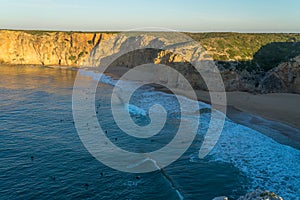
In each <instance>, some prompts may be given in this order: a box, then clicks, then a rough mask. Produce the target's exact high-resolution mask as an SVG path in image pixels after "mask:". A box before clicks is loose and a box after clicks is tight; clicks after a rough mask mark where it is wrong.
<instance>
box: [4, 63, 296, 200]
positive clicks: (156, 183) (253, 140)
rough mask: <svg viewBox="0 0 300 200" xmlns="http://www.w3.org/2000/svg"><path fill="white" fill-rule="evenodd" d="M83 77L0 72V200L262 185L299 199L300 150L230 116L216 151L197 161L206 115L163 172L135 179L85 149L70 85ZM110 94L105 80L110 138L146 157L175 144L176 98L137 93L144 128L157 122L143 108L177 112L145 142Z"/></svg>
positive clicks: (157, 195) (196, 194)
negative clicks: (115, 109)
mask: <svg viewBox="0 0 300 200" xmlns="http://www.w3.org/2000/svg"><path fill="white" fill-rule="evenodd" d="M76 73H77V71H76V70H70V69H68V70H67V69H50V68H42V67H24V66H18V67H13V66H1V67H0V105H1V107H0V144H1V145H0V199H180V198H181V197H183V198H184V199H203V200H205V199H212V198H213V197H215V196H221V195H226V196H229V197H231V198H232V199H236V198H237V197H239V196H240V195H243V194H244V193H246V192H247V191H251V190H253V189H255V188H257V187H260V188H262V189H269V190H273V191H275V192H276V193H278V194H279V195H281V196H283V197H285V198H286V199H299V197H300V189H299V187H298V185H300V175H299V171H300V151H299V150H296V149H294V148H291V147H289V146H284V145H281V144H278V143H277V142H275V141H274V140H272V139H270V138H268V137H266V136H264V135H263V134H261V133H259V132H257V131H254V130H251V129H249V128H247V127H244V126H242V125H239V124H236V123H234V122H232V121H230V120H227V121H226V123H225V127H224V130H223V132H222V135H221V138H220V140H219V142H218V144H217V146H216V147H215V148H214V149H213V151H212V152H211V153H210V154H209V155H208V156H207V157H206V158H205V159H199V158H198V157H197V156H198V151H199V148H200V145H201V141H202V139H203V134H204V133H205V131H206V129H207V125H208V122H209V116H208V114H207V115H206V114H204V115H202V116H201V120H200V126H199V130H198V134H197V135H196V137H195V140H194V142H193V144H192V145H191V147H190V148H189V149H188V150H187V151H186V152H185V153H184V154H183V156H182V157H180V159H178V160H177V161H176V162H174V163H172V164H171V165H169V166H168V167H166V168H165V169H164V170H163V171H156V172H151V173H146V174H130V173H124V172H119V171H116V170H113V169H111V168H109V167H107V166H105V165H103V164H102V163H100V162H99V161H98V160H96V159H95V158H93V157H92V155H91V154H89V152H88V151H87V150H86V149H85V147H84V145H83V144H82V142H81V141H80V139H79V136H78V134H77V132H76V129H75V126H74V121H73V116H72V87H73V83H74V79H75V77H76ZM87 75H88V74H87ZM91 77H92V75H90V77H88V76H86V78H87V79H88V78H91ZM112 88H113V86H112V84H105V83H99V86H98V90H97V96H96V104H97V105H95V106H96V107H97V112H98V114H97V116H98V119H99V122H100V124H102V125H103V126H104V128H105V129H106V130H108V132H109V138H110V139H111V141H113V142H114V143H115V144H116V145H118V146H120V147H122V148H124V149H126V150H130V151H135V152H140V151H141V149H142V150H143V151H145V150H153V149H158V148H161V147H162V146H164V145H166V144H167V143H168V142H169V141H170V140H171V139H172V137H173V135H172V133H174V131H176V127H177V125H178V116H177V115H179V114H178V113H177V112H175V111H176V107H177V106H178V105H177V104H176V99H175V98H174V96H172V95H171V94H163V93H161V92H158V91H155V90H154V89H153V88H151V87H144V88H141V89H140V90H139V91H138V92H137V95H136V96H135V97H134V98H133V99H132V101H131V102H130V103H131V104H132V105H135V106H136V107H137V108H139V109H140V111H139V112H137V111H136V109H131V110H130V112H131V114H132V116H133V118H134V119H135V122H136V123H137V124H141V125H143V124H147V123H149V118H147V116H146V117H145V116H144V115H143V112H147V108H149V106H151V104H152V103H153V102H158V103H160V104H162V105H164V106H165V107H166V108H167V110H170V111H174V112H169V113H168V120H167V123H166V126H165V127H164V132H163V134H159V135H157V136H155V137H153V138H152V139H151V140H137V139H136V138H133V137H128V136H127V135H125V134H124V133H123V132H122V131H120V130H119V129H118V127H117V126H116V125H115V124H114V122H113V120H112V118H111V109H110V107H109V106H108V105H109V104H108V103H109V101H110V96H109V95H108V94H110V91H111V89H112ZM141 94H142V95H141ZM131 108H135V107H131ZM141 110H142V111H143V112H141ZM103 116H105V117H103ZM133 144H134V145H133ZM179 193H180V194H179Z"/></svg>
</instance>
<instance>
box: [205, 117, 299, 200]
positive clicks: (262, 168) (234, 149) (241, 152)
mask: <svg viewBox="0 0 300 200" xmlns="http://www.w3.org/2000/svg"><path fill="white" fill-rule="evenodd" d="M210 155H212V160H213V161H220V162H228V163H232V164H233V165H234V166H235V167H237V168H238V169H239V170H241V171H242V172H244V173H245V174H246V175H247V176H248V177H249V178H250V179H251V182H252V189H254V188H257V187H259V188H262V189H265V190H271V191H274V192H276V193H277V194H279V195H281V196H282V197H284V198H285V199H297V198H299V197H300V187H299V185H300V173H299V172H300V151H299V150H297V149H294V148H292V147H289V146H285V145H282V144H279V143H277V142H276V141H274V140H273V139H271V138H269V137H267V136H265V135H263V134H261V133H259V132H257V131H254V130H252V129H250V128H248V127H245V126H242V125H239V124H236V123H233V122H230V121H226V123H225V127H224V130H223V132H222V135H221V137H220V139H219V141H218V144H217V145H216V146H215V148H214V149H213V151H212V152H211V153H210Z"/></svg>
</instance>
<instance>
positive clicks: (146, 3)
mask: <svg viewBox="0 0 300 200" xmlns="http://www.w3.org/2000/svg"><path fill="white" fill-rule="evenodd" d="M0 5H1V6H0V28H1V29H47V30H82V31H95V30H100V31H101V30H128V29H134V28H141V27H163V28H169V29H175V30H180V31H238V32H300V0H182V1H180V0H106V1H104V0H19V1H18V0H0Z"/></svg>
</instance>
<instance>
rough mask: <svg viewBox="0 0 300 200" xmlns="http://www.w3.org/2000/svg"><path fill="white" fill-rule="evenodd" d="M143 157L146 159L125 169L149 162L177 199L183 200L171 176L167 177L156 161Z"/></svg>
mask: <svg viewBox="0 0 300 200" xmlns="http://www.w3.org/2000/svg"><path fill="white" fill-rule="evenodd" d="M145 157H146V158H145V159H144V160H141V161H140V162H137V163H135V164H132V165H129V166H127V167H128V168H134V167H137V166H139V165H141V164H143V163H145V162H147V161H151V162H152V163H153V165H154V166H155V167H156V169H157V170H159V171H160V173H161V175H162V176H163V178H164V179H165V180H166V181H167V182H168V183H169V185H170V186H171V188H172V189H173V190H175V192H176V194H177V196H178V198H179V199H180V200H183V199H184V197H183V195H182V194H181V192H180V189H179V188H178V187H177V186H176V185H175V183H174V181H173V179H172V178H171V176H169V175H168V174H167V172H166V170H165V169H164V168H161V167H160V166H159V164H158V163H157V162H156V160H154V159H152V158H150V157H149V156H145Z"/></svg>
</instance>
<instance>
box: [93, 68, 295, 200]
mask: <svg viewBox="0 0 300 200" xmlns="http://www.w3.org/2000/svg"><path fill="white" fill-rule="evenodd" d="M89 73H90V72H89ZM89 75H91V77H94V78H98V76H99V75H97V74H96V73H94V72H91V74H89ZM100 81H102V82H103V83H106V84H110V85H115V83H116V80H113V79H111V78H110V77H107V76H105V75H102V78H101V80H100ZM124 84H128V87H130V84H133V83H124ZM173 96H174V95H172V94H163V93H161V92H158V91H155V90H151V91H145V92H144V93H143V97H144V99H140V100H141V102H140V103H139V104H138V105H127V109H128V110H129V112H132V113H134V114H142V115H145V114H146V113H147V112H146V110H147V106H146V105H147V104H149V103H150V102H151V101H166V102H167V103H166V104H165V105H168V106H167V108H165V109H166V110H169V111H171V112H174V113H176V112H179V110H176V109H175V108H174V107H173V105H172V103H171V102H172V101H170V98H172V97H173ZM182 98H185V97H182ZM186 99H187V98H186ZM187 100H189V99H187ZM189 101H192V100H189ZM199 106H200V108H210V105H208V104H205V103H203V102H199ZM186 111H188V108H187V110H186ZM185 117H186V118H188V116H185ZM190 117H193V116H192V115H191V116H190ZM201 120H204V121H201V124H202V126H207V125H208V124H209V120H210V119H209V115H206V114H205V115H204V117H202V118H201ZM205 128H207V127H205ZM205 128H204V129H200V130H199V134H200V135H201V134H205V132H203V130H206V129H205ZM208 158H209V159H210V161H211V162H225V163H231V164H233V165H234V166H235V167H237V168H238V169H239V170H240V171H241V172H243V173H245V174H246V175H247V177H249V178H250V180H251V183H252V188H250V190H252V189H255V188H258V187H259V188H262V189H266V190H271V191H274V192H276V193H278V194H279V195H281V196H283V197H284V198H286V199H297V198H298V197H300V187H299V185H300V173H299V172H300V151H299V150H297V149H294V148H292V147H289V146H285V145H282V144H279V143H277V142H276V141H274V140H273V139H271V138H269V137H267V136H265V135H263V134H262V133H260V132H257V131H255V130H252V129H250V128H248V127H245V126H243V125H240V124H237V123H234V122H232V121H230V120H226V123H225V126H224V130H223V132H222V135H221V137H220V140H219V141H218V143H217V145H216V146H215V148H214V149H213V151H212V152H211V153H210V155H209V156H208ZM192 160H193V162H194V159H192Z"/></svg>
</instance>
